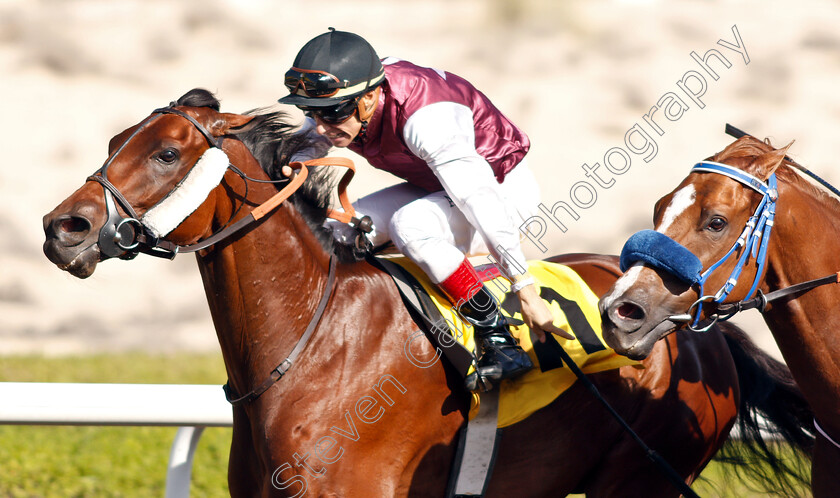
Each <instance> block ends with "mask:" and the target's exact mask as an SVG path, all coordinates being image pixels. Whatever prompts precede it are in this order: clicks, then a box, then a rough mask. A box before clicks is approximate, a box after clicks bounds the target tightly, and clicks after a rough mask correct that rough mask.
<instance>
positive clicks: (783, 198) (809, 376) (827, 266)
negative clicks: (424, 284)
mask: <svg viewBox="0 0 840 498" xmlns="http://www.w3.org/2000/svg"><path fill="white" fill-rule="evenodd" d="M803 183H804V182H803ZM838 225H840V205H838V203H837V202H835V200H834V199H832V198H829V197H826V196H822V195H820V194H817V193H815V192H814V191H813V189H811V188H810V187H809V186H806V185H802V184H800V182H784V183H782V182H780V184H779V202H778V209H777V216H776V220H775V225H774V227H773V230H772V231H773V233H772V234H771V239H770V241H771V242H770V252H769V257H768V271H767V276H766V279H765V281H766V282H767V286H766V287H767V289H765V290H776V289H779V288H784V287H789V286H791V285H794V284H798V283H800V282H805V281H808V280H812V279H816V278H820V277H824V276H826V275H831V274H833V273H836V272H837V271H840V253H838V252H837V251H836V249H835V248H836V247H838V245H840V234H838V231H837V229H836V227H837V226H838ZM838 303H840V286H838V285H836V284H831V285H830V286H823V287H818V288H816V289H813V290H810V291H808V292H805V293H800V294H797V295H795V296H793V298H792V299H782V300H779V301H775V302H773V303H771V305H770V307H769V309H768V311H767V312H765V314H764V317H765V320H766V322H767V325H768V326H769V328H770V330H771V331H772V332H773V335H774V338H775V339H776V342H777V344H778V345H779V349H780V350H781V351H782V354H783V355H784V357H785V360H786V361H787V363H788V366H789V367H790V368H791V371H792V372H793V373H794V376H795V377H796V379H797V381H798V382H799V383H800V384H801V387H802V389H803V391H804V392H805V394H806V396H808V397H809V400H810V401H811V402H812V403H813V402H814V401H815V400H816V399H819V396H822V395H823V394H824V393H827V392H837V390H838V389H840V368H838V365H837V363H836V361H835V359H836V358H837V357H840V341H837V340H836V339H835V336H836V334H837V333H838V332H837V331H838V330H840V315H838V314H837V313H836V306H837V304H838ZM823 397H824V396H823ZM815 408H816V407H815ZM829 410H835V411H838V412H840V400H836V401H835V402H833V406H831V407H830V408H829ZM815 411H816V410H815ZM818 415H819V412H818ZM835 430H837V431H838V432H840V426H838V427H837V428H836V429H835Z"/></svg>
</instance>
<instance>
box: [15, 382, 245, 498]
mask: <svg viewBox="0 0 840 498" xmlns="http://www.w3.org/2000/svg"><path fill="white" fill-rule="evenodd" d="M0 400H2V403H0V424H18V425H127V426H142V425H148V426H173V427H180V429H178V432H177V433H176V435H175V440H174V441H173V442H172V448H171V450H170V453H169V466H168V468H167V472H166V498H185V497H188V496H189V494H190V476H191V474H192V462H193V455H194V454H195V448H196V445H197V444H198V440H199V438H200V437H201V433H202V432H203V431H204V428H205V427H231V426H232V425H233V415H232V411H231V406H230V404H228V402H227V400H225V395H224V393H223V392H222V388H221V387H220V386H217V385H196V384H192V385H184V384H70V383H42V382H0Z"/></svg>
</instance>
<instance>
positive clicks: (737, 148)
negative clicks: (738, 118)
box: [711, 135, 840, 211]
mask: <svg viewBox="0 0 840 498" xmlns="http://www.w3.org/2000/svg"><path fill="white" fill-rule="evenodd" d="M774 150H776V148H775V147H773V145H772V144H771V143H770V139H765V140H764V141H761V140H759V139H757V138H755V137H752V136H750V135H745V136H743V137H741V138H739V139H738V140H736V141H734V142H732V143H731V144H729V145H728V146H727V147H726V148H725V149H723V150H722V151H720V152H718V153H717V154H715V155H714V156H713V157H712V158H711V160H713V161H716V162H723V161H725V160H726V159H743V161H736V162H738V165H739V166H740V167H741V168H747V167H748V166H749V165H750V164H751V163H752V162H753V161H754V160H755V159H756V158H757V157H758V156H760V155H762V154H765V153H767V152H771V151H774ZM804 171H805V168H804V167H803V166H801V165H800V164H797V163H796V162H794V161H789V160H788V159H787V158H785V160H784V161H783V162H782V166H780V167H779V168H777V169H776V177H777V178H779V180H782V181H785V182H787V183H790V184H794V185H797V186H799V187H800V188H801V189H802V190H804V191H805V192H807V193H809V194H810V195H812V196H813V197H815V198H817V199H819V200H821V201H825V202H827V203H828V205H830V206H832V207H834V208H835V209H837V210H838V211H840V199H838V198H837V196H835V195H833V194H830V193H829V192H828V191H826V190H824V189H822V188H820V187H818V186H816V185H815V184H814V183H812V182H811V181H810V180H808V179H806V178H805V177H804V176H803V173H804ZM800 172H803V173H800Z"/></svg>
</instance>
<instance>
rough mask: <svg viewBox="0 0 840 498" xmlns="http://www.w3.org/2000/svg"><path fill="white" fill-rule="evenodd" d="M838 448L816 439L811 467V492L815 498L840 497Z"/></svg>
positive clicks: (839, 458)
mask: <svg viewBox="0 0 840 498" xmlns="http://www.w3.org/2000/svg"><path fill="white" fill-rule="evenodd" d="M838 475H840V448H837V447H836V446H834V445H833V444H832V443H831V442H830V441H827V440H826V439H824V438H822V437H817V440H816V441H815V443H814V459H813V465H812V466H811V490H812V491H813V493H814V496H815V497H816V498H822V497H829V496H831V497H835V496H840V479H838V478H837V476H838Z"/></svg>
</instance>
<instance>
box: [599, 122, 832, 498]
mask: <svg viewBox="0 0 840 498" xmlns="http://www.w3.org/2000/svg"><path fill="white" fill-rule="evenodd" d="M786 150H787V147H785V148H782V149H775V148H773V147H772V146H771V145H769V142H768V143H765V142H762V141H760V140H758V139H756V138H754V137H750V136H744V137H742V138H739V139H738V140H736V141H735V142H734V143H732V144H730V145H729V146H728V147H726V148H725V149H724V150H723V151H721V152H719V153H718V154H716V155H715V156H713V157H712V158H711V159H710V160H707V161H703V162H701V163H699V164H698V165H697V166H695V167H694V168H693V170H692V172H691V174H689V175H688V177H686V178H685V179H684V180H683V181H682V183H680V184H679V186H677V188H676V189H674V191H672V192H671V193H669V194H668V195H666V196H665V197H663V198H662V199H660V200H659V202H657V204H656V207H655V208H654V222H655V226H656V232H654V231H645V232H640V233H638V234H636V235H634V236H633V237H631V238H630V240H628V241H627V244H626V245H625V249H624V251H622V265H624V266H626V267H629V270H627V273H626V274H625V275H624V276H623V277H622V278H620V279H619V280H618V281H617V282H616V284H615V286H614V287H613V288H612V290H611V291H610V293H608V294H607V295H606V296H604V297H603V298H602V299H601V302H600V309H601V311H602V323H603V331H604V338H605V340H606V342H607V344H608V345H610V346H611V347H613V348H615V350H616V351H618V352H619V353H622V354H626V355H628V356H631V357H635V358H642V357H644V356H646V355H647V354H648V353H650V352H651V351H652V350H653V349H655V348H654V343H655V341H656V340H657V339H660V338H662V337H664V336H665V335H666V334H668V333H670V332H671V331H672V330H674V328H675V327H677V326H678V324H683V323H687V326H688V327H689V328H692V329H696V330H702V329H703V328H704V326H705V324H706V323H709V321H715V320H720V319H726V318H728V317H729V316H731V315H732V314H733V313H735V312H737V311H739V310H741V309H749V308H752V307H756V308H759V309H760V310H761V311H762V314H763V317H764V320H765V322H766V323H767V325H768V327H769V328H770V331H771V332H772V333H773V336H774V338H775V339H776V343H777V344H778V345H779V349H780V351H781V352H782V355H783V356H784V358H785V360H786V362H787V364H788V366H789V367H790V371H791V373H792V374H793V377H794V379H796V382H797V384H798V385H799V387H800V388H801V390H802V393H803V394H804V396H805V397H806V399H807V400H808V402H809V403H810V405H811V407H812V408H813V411H814V413H815V414H816V418H815V424H816V425H815V429H816V432H818V433H819V434H820V435H819V436H818V437H817V438H816V442H815V447H814V452H813V467H812V469H811V472H812V489H813V492H814V495H816V496H832V497H833V496H840V478H839V476H840V446H838V443H837V442H838V441H840V364H838V358H840V333H838V330H840V315H838V317H837V318H835V317H834V315H833V312H834V310H836V309H837V306H838V304H840V287H838V286H837V285H833V284H834V283H836V282H837V281H838V279H840V274H836V272H837V271H838V270H840V253H838V251H837V247H838V246H840V231H838V229H837V227H838V226H840V199H838V197H837V196H836V195H834V194H831V193H829V192H828V190H826V189H823V188H821V187H818V186H817V185H816V184H815V183H814V182H811V181H809V180H807V179H806V178H805V176H804V175H803V174H802V173H807V170H806V169H804V168H803V167H802V166H800V165H798V164H796V163H795V162H793V161H791V160H790V159H789V158H788V157H786V155H785V152H786ZM826 186H827V184H826ZM828 187H829V189H831V187H830V186H828ZM835 192H836V191H835ZM745 227H746V228H745ZM704 269H705V270H704ZM826 275H828V276H829V277H827V278H824V277H826ZM798 284H802V285H798ZM824 284H831V285H824ZM754 295H756V296H757V297H753V296H754ZM832 440H833V441H834V442H832Z"/></svg>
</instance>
